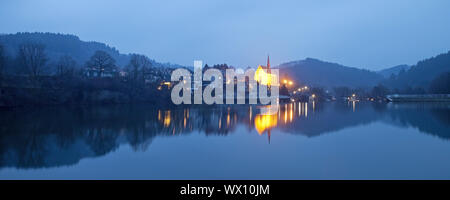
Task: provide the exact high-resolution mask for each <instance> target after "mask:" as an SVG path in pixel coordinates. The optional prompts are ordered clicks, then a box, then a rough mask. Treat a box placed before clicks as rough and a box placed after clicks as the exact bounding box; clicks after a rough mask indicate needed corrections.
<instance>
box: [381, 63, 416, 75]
mask: <svg viewBox="0 0 450 200" xmlns="http://www.w3.org/2000/svg"><path fill="white" fill-rule="evenodd" d="M409 69H411V66H409V65H397V66H394V67H390V68H387V69H382V70H380V71H377V73H379V74H381V75H382V76H383V77H384V78H389V77H391V75H392V74H394V75H398V74H399V73H400V72H401V71H408V70H409Z"/></svg>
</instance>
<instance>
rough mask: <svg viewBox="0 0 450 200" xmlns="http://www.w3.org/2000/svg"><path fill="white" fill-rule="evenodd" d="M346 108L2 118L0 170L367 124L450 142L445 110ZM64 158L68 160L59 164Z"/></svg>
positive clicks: (92, 111) (126, 109)
mask: <svg viewBox="0 0 450 200" xmlns="http://www.w3.org/2000/svg"><path fill="white" fill-rule="evenodd" d="M350 103H351V104H350ZM350 103H345V102H329V103H321V102H315V103H314V109H313V112H312V113H308V109H309V108H308V107H309V106H311V107H310V108H312V107H313V104H311V103H309V104H308V103H290V104H282V105H279V106H248V105H242V106H241V105H235V106H215V107H196V108H165V109H163V108H155V107H152V106H142V105H139V106H96V107H62V108H43V109H37V110H31V111H30V110H29V109H16V110H13V111H3V112H1V115H0V127H1V128H0V147H1V148H0V168H2V167H8V166H12V167H18V168H35V167H52V166H62V165H72V164H75V163H77V162H78V161H79V160H80V159H82V158H85V157H96V156H102V155H105V154H107V153H109V152H112V151H114V150H116V149H117V148H118V147H119V146H120V145H123V144H128V145H130V146H131V147H132V148H133V150H136V151H145V150H147V148H148V146H149V145H150V144H151V143H152V141H153V138H155V137H161V136H173V135H181V134H183V135H189V134H191V133H200V134H203V135H218V136H226V135H228V134H235V133H242V132H245V133H251V134H258V135H262V136H266V134H267V137H268V139H269V142H270V138H271V137H272V136H274V134H278V133H288V134H295V135H303V136H306V137H316V136H320V135H323V134H325V133H331V132H335V131H337V130H342V129H345V128H348V127H353V126H358V125H361V124H369V123H371V122H374V121H381V122H384V123H388V124H391V125H393V126H398V127H405V128H409V127H414V128H416V129H417V130H420V131H421V132H423V133H427V134H431V135H435V136H437V137H439V138H441V139H445V140H446V141H450V134H449V133H450V119H449V117H448V116H450V106H449V105H448V104H376V103H364V102H350ZM356 104H358V105H357V106H358V109H356ZM297 107H298V108H297ZM238 126H243V127H244V128H247V129H248V130H247V131H242V129H237V127H238ZM275 129H276V131H275ZM236 130H239V131H236ZM61 155H63V156H61ZM68 157H70V159H65V158H68ZM63 158H64V159H63Z"/></svg>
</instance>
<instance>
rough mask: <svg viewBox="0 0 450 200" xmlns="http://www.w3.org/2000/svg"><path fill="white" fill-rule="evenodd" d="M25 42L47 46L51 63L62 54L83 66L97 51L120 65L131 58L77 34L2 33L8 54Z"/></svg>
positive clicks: (2, 39)
mask: <svg viewBox="0 0 450 200" xmlns="http://www.w3.org/2000/svg"><path fill="white" fill-rule="evenodd" d="M25 43H39V44H43V45H44V46H45V53H46V55H47V57H48V59H49V63H52V62H55V61H57V60H58V59H59V58H60V57H61V56H65V55H68V56H71V57H72V58H73V59H74V60H75V61H76V62H77V66H79V67H82V66H83V65H84V64H85V62H86V61H87V60H88V59H89V58H90V57H91V56H92V55H93V54H94V53H95V51H98V50H101V51H105V52H106V53H108V54H109V55H111V56H112V57H113V58H114V59H115V60H116V64H117V65H118V66H119V67H124V66H125V65H127V64H128V62H129V60H130V55H129V54H121V53H120V52H119V51H118V50H117V49H116V48H114V47H110V46H108V45H106V44H104V43H100V42H86V41H82V40H80V38H78V37H77V36H75V35H68V34H58V33H28V32H26V33H16V34H3V35H0V44H2V45H3V46H4V47H5V50H6V53H7V55H8V56H10V57H12V58H14V57H15V56H16V54H17V52H18V49H19V46H20V45H22V44H25ZM151 62H152V64H153V66H154V67H180V66H179V65H174V64H169V63H159V62H156V61H154V60H151Z"/></svg>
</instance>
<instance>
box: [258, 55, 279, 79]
mask: <svg viewBox="0 0 450 200" xmlns="http://www.w3.org/2000/svg"><path fill="white" fill-rule="evenodd" d="M254 79H255V80H256V81H257V82H258V83H259V84H263V85H268V86H271V85H278V84H279V82H278V77H277V76H276V74H272V73H271V71H270V58H269V56H267V66H262V65H259V66H258V68H257V69H256V71H255V77H254Z"/></svg>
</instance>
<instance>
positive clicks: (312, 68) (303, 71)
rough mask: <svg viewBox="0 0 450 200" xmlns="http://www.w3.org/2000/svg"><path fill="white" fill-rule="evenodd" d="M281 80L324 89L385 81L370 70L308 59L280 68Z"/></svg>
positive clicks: (368, 85)
mask: <svg viewBox="0 0 450 200" xmlns="http://www.w3.org/2000/svg"><path fill="white" fill-rule="evenodd" d="M278 68H280V76H281V78H284V77H288V78H290V79H293V80H294V81H295V82H296V83H299V84H306V85H310V86H322V87H328V88H333V87H338V86H347V87H352V88H355V87H370V86H374V85H376V84H378V83H379V81H381V80H382V79H383V77H382V76H381V75H380V74H377V73H375V72H372V71H369V70H363V69H357V68H353V67H346V66H343V65H340V64H336V63H329V62H324V61H321V60H317V59H313V58H306V59H305V60H300V61H293V62H288V63H284V64H281V65H279V66H278Z"/></svg>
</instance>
